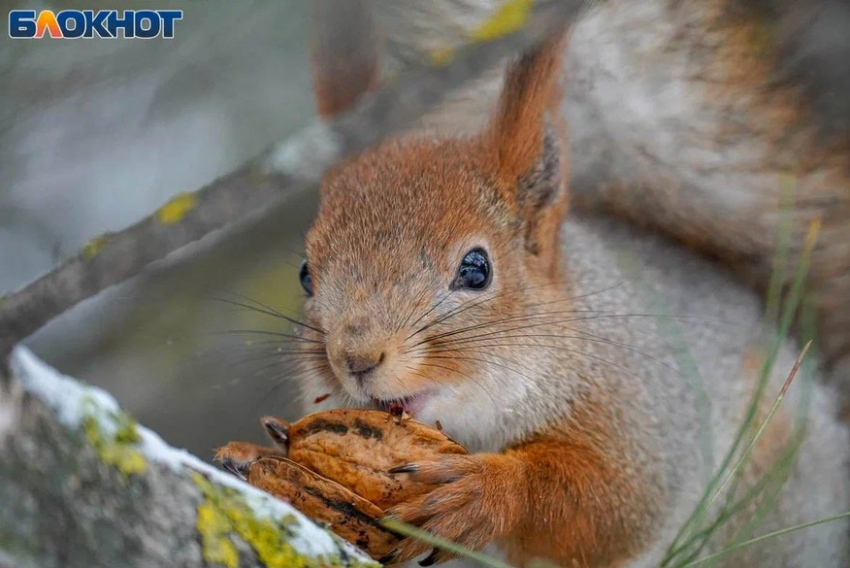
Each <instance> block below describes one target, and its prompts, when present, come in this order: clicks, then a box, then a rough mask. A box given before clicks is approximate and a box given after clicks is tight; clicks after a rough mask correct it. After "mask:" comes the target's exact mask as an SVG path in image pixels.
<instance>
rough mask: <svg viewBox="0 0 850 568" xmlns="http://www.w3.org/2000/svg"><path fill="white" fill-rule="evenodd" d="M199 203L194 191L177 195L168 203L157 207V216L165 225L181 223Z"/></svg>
mask: <svg viewBox="0 0 850 568" xmlns="http://www.w3.org/2000/svg"><path fill="white" fill-rule="evenodd" d="M197 204H198V198H197V197H196V196H195V194H194V193H181V194H179V195H175V196H174V197H172V198H171V200H170V201H169V202H168V203H166V204H165V205H163V206H162V207H160V208H159V209H157V211H156V218H157V220H158V221H159V222H160V223H162V224H163V225H173V224H174V223H179V222H180V221H181V220H182V219H183V218H184V217H185V216H186V214H187V213H188V212H189V211H191V210H192V209H194V208H195V206H196V205H197Z"/></svg>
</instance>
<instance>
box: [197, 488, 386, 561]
mask: <svg viewBox="0 0 850 568" xmlns="http://www.w3.org/2000/svg"><path fill="white" fill-rule="evenodd" d="M193 479H194V481H195V483H196V484H197V485H198V487H199V488H200V489H201V492H202V493H203V495H204V501H203V502H202V503H201V504H200V505H199V506H198V517H197V521H196V527H197V529H198V533H199V534H200V536H201V548H202V552H203V555H204V560H206V561H207V562H209V563H218V564H223V565H224V566H226V567H227V568H234V567H235V566H236V565H237V564H238V557H237V556H238V555H237V556H234V555H236V546H235V545H234V543H233V540H232V539H233V538H240V539H242V540H243V541H245V542H246V543H248V544H249V545H250V546H251V548H252V549H253V550H254V553H255V554H256V555H257V558H258V559H259V560H260V562H261V563H262V564H263V566H266V567H267V568H288V567H292V568H318V567H320V566H321V567H325V566H342V565H344V564H347V565H349V566H351V565H363V566H375V564H371V563H366V564H363V563H360V562H357V561H356V560H354V559H351V558H347V561H346V562H343V561H342V560H341V559H340V558H338V557H330V556H317V557H315V558H313V557H309V556H304V555H303V554H301V553H299V552H298V551H297V550H296V549H295V548H294V547H293V546H292V545H291V544H290V543H289V541H290V539H291V538H292V537H293V533H292V531H291V528H290V527H292V526H293V525H294V524H296V523H297V520H296V519H295V517H294V516H284V517H283V518H281V519H271V518H258V517H257V516H256V514H255V513H254V511H253V510H252V509H251V507H249V506H248V504H247V503H246V502H245V499H244V498H243V497H242V496H241V495H239V494H237V493H236V492H234V491H233V490H232V489H229V488H226V487H219V486H216V485H213V484H212V483H211V482H210V481H209V480H207V478H205V477H204V476H203V475H201V474H198V473H196V474H193Z"/></svg>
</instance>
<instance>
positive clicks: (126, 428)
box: [83, 413, 148, 476]
mask: <svg viewBox="0 0 850 568" xmlns="http://www.w3.org/2000/svg"><path fill="white" fill-rule="evenodd" d="M113 418H114V419H115V420H116V423H117V429H116V431H115V434H113V435H111V436H109V435H107V434H106V433H105V432H104V431H103V429H102V428H101V427H100V424H99V423H98V421H97V419H96V418H95V417H93V416H89V417H87V418H86V419H85V420H84V421H83V431H84V432H85V434H86V439H88V441H89V443H90V444H91V445H92V447H93V448H94V449H95V451H96V452H97V455H98V457H100V460H101V461H102V462H103V463H105V464H109V465H112V466H115V467H116V468H118V471H120V472H121V473H123V474H124V475H127V476H130V475H134V474H138V473H142V472H144V471H145V470H146V469H147V467H148V462H147V460H146V459H145V456H143V455H142V453H141V452H140V451H139V450H138V449H136V446H135V444H136V442H138V441H139V433H138V432H137V431H136V424H135V422H133V421H132V420H131V419H130V418H129V417H128V416H127V415H125V414H123V413H122V414H118V415H116V416H114V417H113Z"/></svg>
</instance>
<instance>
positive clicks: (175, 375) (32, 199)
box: [0, 0, 850, 459]
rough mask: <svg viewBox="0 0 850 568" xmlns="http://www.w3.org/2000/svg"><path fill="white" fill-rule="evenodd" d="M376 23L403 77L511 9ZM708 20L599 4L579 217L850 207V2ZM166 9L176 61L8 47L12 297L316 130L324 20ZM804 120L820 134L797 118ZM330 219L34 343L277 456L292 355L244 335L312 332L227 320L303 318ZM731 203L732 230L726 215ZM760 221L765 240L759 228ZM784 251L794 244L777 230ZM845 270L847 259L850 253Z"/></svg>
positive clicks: (167, 47) (229, 245)
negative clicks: (782, 195)
mask: <svg viewBox="0 0 850 568" xmlns="http://www.w3.org/2000/svg"><path fill="white" fill-rule="evenodd" d="M374 2H375V4H376V10H375V13H376V15H377V16H378V18H379V20H380V22H379V23H380V24H381V31H382V32H383V35H384V39H385V43H386V45H385V47H386V53H387V57H386V58H385V60H384V61H383V62H382V63H383V66H384V73H385V75H392V74H393V73H394V72H395V71H397V70H398V69H400V68H403V67H404V66H405V65H408V64H410V63H413V62H417V61H422V60H423V59H426V58H429V57H430V56H429V54H431V55H433V54H434V53H440V52H441V51H442V52H444V50H445V49H446V48H447V47H452V46H454V45H457V44H459V43H462V42H465V41H468V40H469V35H468V34H469V30H471V29H473V28H475V27H476V26H478V25H479V24H481V23H482V22H484V21H486V20H487V18H488V17H490V16H492V15H493V14H494V13H496V12H497V11H498V10H499V9H500V7H502V6H504V5H507V4H505V3H504V2H501V1H495V0H493V1H484V0H453V1H451V2H422V1H421V0H374ZM514 4H516V3H515V2H514ZM686 4H687V3H686ZM686 4H681V5H679V3H673V4H670V3H667V2H646V3H643V4H637V3H635V4H632V3H629V2H628V1H626V0H620V1H619V2H615V1H613V0H612V1H609V2H599V3H596V4H595V8H598V9H597V10H595V11H594V12H593V13H592V14H591V15H590V16H589V17H587V18H586V19H583V20H582V22H581V25H580V26H578V28H577V30H576V32H575V34H574V37H573V40H572V42H571V49H570V52H569V57H568V60H567V75H568V77H569V79H570V81H571V88H570V89H568V90H567V91H566V94H565V96H566V97H567V104H566V105H565V110H566V112H567V115H568V120H569V122H570V134H571V152H572V156H571V161H572V167H573V171H572V176H573V179H572V191H573V194H574V198H577V199H575V201H577V202H578V201H581V200H587V201H588V203H587V204H584V205H583V206H584V207H593V206H594V204H593V201H594V200H595V199H596V198H597V197H599V196H600V195H603V194H605V192H600V191H599V187H600V186H599V185H598V183H597V182H599V181H600V180H601V181H602V182H604V183H605V184H607V186H606V187H610V188H616V187H621V186H622V187H626V186H625V185H624V180H625V181H627V182H628V183H629V186H628V187H629V191H630V192H634V195H635V196H637V198H638V201H640V195H642V194H641V193H640V191H638V190H641V191H642V190H644V189H646V191H647V192H648V193H647V196H646V197H644V198H643V199H644V200H645V201H644V203H645V204H648V207H647V209H646V210H648V211H651V210H652V208H653V201H652V196H651V191H650V190H651V188H653V187H656V186H658V187H664V186H665V184H667V185H669V184H670V183H671V182H670V178H669V176H670V175H671V173H673V174H676V175H679V178H678V179H674V180H673V181H674V182H677V183H683V184H685V183H686V184H693V185H694V187H695V188H698V189H700V188H701V189H703V190H706V191H713V192H714V193H711V195H714V196H725V197H729V199H731V200H732V202H733V203H734V204H735V206H736V207H737V208H738V209H741V205H740V203H739V202H738V201H737V200H738V199H741V198H743V197H747V196H749V197H753V196H770V195H771V188H778V187H780V180H781V179H785V178H784V177H783V176H787V175H789V172H791V173H794V175H796V176H797V181H796V182H795V183H797V185H798V186H799V188H800V189H799V191H800V193H801V194H804V193H805V192H806V191H810V192H811V193H812V195H814V196H816V197H817V196H819V195H820V193H818V192H821V193H823V195H825V196H829V195H833V194H830V193H829V191H832V189H834V188H833V185H834V184H835V182H834V180H838V183H840V184H845V185H841V186H840V188H839V190H841V188H843V187H845V186H846V180H847V177H846V169H842V168H846V156H847V155H848V154H847V148H850V138H848V137H847V132H848V131H850V97H848V96H847V93H848V92H850V73H848V72H847V69H848V67H847V64H846V62H847V58H848V56H850V0H836V1H834V2H822V1H821V0H760V1H759V2H752V3H749V2H744V1H743V0H716V1H714V2H704V3H702V2H699V1H694V2H691V3H690V4H687V5H686ZM151 6H152V3H150V2H142V1H138V0H136V1H133V0H130V1H124V2H121V8H125V9H131V8H141V7H145V8H150V7H151ZM612 6H613V7H612ZM0 8H2V10H0V12H2V15H3V17H5V14H6V13H7V12H8V10H11V9H23V8H25V9H32V10H41V9H46V8H50V9H53V10H56V11H58V10H62V9H66V8H75V9H93V10H98V9H114V8H116V4H115V2H106V1H104V0H88V1H86V2H73V1H68V0H55V1H52V2H49V3H48V2H39V1H19V0H16V1H12V0H0ZM156 8H162V9H167V8H179V9H182V10H183V11H184V15H183V19H182V20H180V21H179V22H177V24H176V28H175V38H174V39H168V40H163V39H156V40H144V41H142V40H133V41H123V40H103V39H96V40H73V41H59V40H49V39H47V40H40V41H24V40H11V39H9V37H8V35H7V34H6V33H0V294H2V293H5V292H8V291H11V290H14V289H17V288H19V287H21V286H23V285H24V284H25V283H27V282H29V281H30V280H32V279H34V278H36V277H38V276H39V275H41V274H43V273H44V272H46V271H48V270H49V269H50V268H52V267H53V266H55V265H56V264H57V263H58V262H60V261H62V260H64V259H66V258H68V257H69V256H71V255H73V254H75V253H76V252H77V251H78V250H79V248H80V247H81V246H83V245H84V244H85V243H86V242H88V241H89V240H90V239H92V238H93V237H95V236H97V235H100V234H102V233H104V232H106V231H114V230H120V229H122V228H124V227H126V226H127V225H129V224H131V223H133V222H134V221H136V220H138V219H141V218H142V217H144V216H146V215H148V214H149V213H150V212H152V211H153V210H154V209H156V208H157V207H158V206H160V205H162V204H163V203H164V202H166V201H167V200H168V199H169V197H171V196H173V195H175V194H177V193H181V192H185V191H193V190H196V189H198V188H200V187H201V186H203V185H204V184H206V183H208V182H210V181H212V180H214V179H215V178H217V177H219V176H221V175H223V174H226V173H228V172H230V171H232V170H233V169H234V168H236V167H237V166H239V165H240V164H242V163H243V162H245V161H246V160H248V159H251V158H253V157H255V156H256V155H258V154H259V153H260V152H261V151H262V150H264V149H265V148H267V147H268V146H269V145H270V144H272V143H275V142H279V141H281V140H284V139H286V138H288V137H289V136H291V135H293V134H294V133H296V132H297V131H298V130H299V129H300V128H302V127H304V126H306V125H308V124H309V123H310V122H311V121H313V120H315V110H314V106H313V102H312V97H311V93H310V69H309V57H308V47H309V31H310V11H311V3H310V2H309V1H308V0H278V1H274V2H272V1H269V0H263V1H256V0H242V1H240V2H238V3H236V2H230V1H227V0H206V1H204V2H199V1H195V2H188V1H183V2H157V3H156ZM609 8H610V9H609ZM697 8H698V9H697ZM606 10H607V13H603V12H605V11H606ZM703 12H705V13H703ZM435 21H436V22H440V25H439V30H438V31H435V30H434V27H435V26H434V22H435ZM741 22H744V23H746V24H747V26H749V27H746V26H745V27H741V26H742V25H743V24H741ZM715 24H718V25H715ZM753 24H754V25H753ZM741 29H743V30H744V31H745V32H746V33H741V32H740V30H741ZM621 39H622V41H620V40H621ZM727 47H728V49H727ZM775 56H776V57H778V58H777V59H776V60H774V57H775ZM739 57H742V58H739ZM715 60H716V61H719V62H720V63H722V66H721V67H718V68H717V69H714V71H715V72H717V73H718V76H717V77H713V78H712V80H711V81H708V80H705V78H704V77H702V75H701V73H702V72H704V71H705V66H706V61H709V62H710V61H715ZM765 62H768V63H770V66H768V65H767V64H766V63H765ZM753 69H755V70H756V71H758V72H760V73H762V75H758V74H756V75H753V73H755V71H752V70H753ZM498 74H499V71H498V70H494V72H493V73H492V74H490V75H489V77H485V78H483V79H482V80H481V81H479V83H478V84H477V85H474V86H472V87H471V88H470V90H469V93H474V95H475V96H469V93H467V94H460V93H458V94H457V95H456V97H455V96H454V95H453V97H451V98H453V100H452V104H457V105H460V106H458V107H457V108H461V109H463V111H462V112H457V108H456V109H455V111H454V112H446V113H444V114H443V116H442V117H441V116H440V113H439V112H436V113H434V115H433V116H430V117H428V119H427V120H426V121H423V123H422V124H420V125H418V126H419V127H421V126H423V125H425V126H428V127H434V128H436V129H437V130H443V129H460V130H464V131H465V130H467V129H468V128H469V127H470V126H473V125H475V124H477V121H478V120H479V119H480V117H481V116H482V115H484V114H486V109H487V108H488V106H489V104H490V103H491V102H492V100H493V99H494V96H493V95H495V93H496V92H497V90H498V81H492V80H491V79H492V78H493V77H494V76H497V75H498ZM751 75H753V76H752V77H751ZM789 100H792V101H797V102H799V103H800V104H799V106H800V108H805V109H807V113H808V112H809V111H811V112H810V114H799V115H797V114H794V113H789V112H786V111H787V108H786V107H785V106H783V105H785V103H786V102H787V101H789ZM464 105H466V106H464ZM447 106H451V105H447ZM795 108H796V107H795ZM464 121H467V122H466V123H465V124H461V123H462V122H464ZM659 133H660V134H661V135H659ZM573 158H576V159H573ZM718 164H723V165H724V167H723V168H720V170H719V171H718ZM715 173H717V174H718V175H714V174H715ZM635 176H637V177H635ZM615 182H616V183H615ZM701 184H702V185H701ZM831 184H832V185H831ZM673 185H675V183H674V184H673ZM683 187H684V186H683ZM823 188H827V189H828V190H829V191H821V190H823ZM736 192H737V193H736ZM773 193H777V192H776V191H775V190H774V191H773ZM630 195H631V193H630ZM844 195H845V194H844V193H840V191H835V192H834V203H836V204H837V205H835V206H824V205H823V203H826V201H823V202H814V205H815V206H816V207H826V208H827V209H829V211H828V213H829V214H830V215H832V220H830V221H828V222H827V224H826V225H825V226H826V229H825V231H829V230H831V229H830V225H829V223H832V225H834V226H835V227H836V229H835V230H836V233H835V234H838V235H839V236H840V235H841V234H844V233H840V232H839V231H841V230H843V227H844V226H845V223H844V221H842V218H841V217H842V215H845V214H844V213H842V211H846V210H847V209H846V208H847V200H846V197H844ZM730 196H731V197H730ZM316 198H317V192H316V191H310V192H306V193H305V194H303V195H300V196H298V197H296V198H293V199H290V200H289V201H288V202H287V203H286V204H285V205H284V206H283V207H282V208H281V209H280V210H279V211H277V212H275V214H274V215H271V216H270V218H268V219H266V220H264V221H262V222H260V223H254V224H252V225H250V226H248V225H245V226H241V227H237V228H235V229H232V230H229V231H228V232H227V234H222V233H219V234H214V235H210V236H209V237H207V238H206V239H204V240H202V241H201V242H199V243H196V244H194V245H192V246H189V247H186V248H185V249H183V250H181V251H179V252H178V253H177V254H175V255H172V256H171V257H169V258H167V259H165V261H162V262H160V263H158V264H157V265H156V266H154V267H152V268H151V269H149V270H147V271H145V273H144V274H143V275H141V276H140V277H138V278H136V279H134V280H131V281H130V282H128V283H125V284H123V285H121V286H117V287H115V288H112V289H110V290H108V291H107V292H105V293H103V294H101V295H99V296H97V297H96V298H94V299H92V300H90V301H87V302H84V303H83V304H81V305H79V306H77V307H76V308H74V309H73V310H71V311H70V312H68V313H67V314H65V315H64V316H62V317H60V318H58V319H56V320H55V321H53V322H52V323H51V324H49V325H48V326H47V327H45V328H44V329H43V330H41V331H40V332H39V333H38V334H36V335H35V336H33V337H32V338H30V339H29V340H28V341H27V342H26V343H27V345H28V346H29V347H30V348H32V349H33V350H34V351H35V352H36V354H38V355H39V356H40V357H41V358H43V359H45V360H46V361H47V362H49V363H50V364H52V365H54V366H55V367H57V368H58V369H60V370H61V371H63V372H65V373H67V374H69V375H73V376H75V377H78V378H80V379H82V380H85V381H88V382H90V383H93V384H96V385H100V386H103V387H104V388H106V389H107V390H108V391H110V392H111V393H112V394H113V395H115V396H116V397H117V398H118V400H119V402H120V403H121V404H122V406H124V407H125V408H126V409H127V410H128V411H129V412H130V413H131V414H133V415H134V416H135V417H136V418H137V419H138V420H139V421H141V422H142V423H144V424H146V425H147V426H149V427H151V428H153V429H154V430H156V431H158V432H159V433H160V434H162V435H163V437H165V438H166V439H167V440H168V441H169V442H170V443H171V444H173V445H176V446H181V447H186V448H187V449H189V450H190V451H192V452H193V453H195V454H197V455H199V456H200V457H202V458H205V459H210V458H211V457H212V448H213V447H216V446H218V445H220V444H222V443H224V442H225V441H227V440H231V439H245V440H256V441H261V440H262V439H263V437H262V435H261V431H260V428H259V425H258V418H259V417H260V416H262V415H263V414H276V415H280V416H283V417H287V418H294V417H296V416H297V415H298V414H299V413H300V409H299V406H298V404H297V403H298V401H297V394H296V389H295V386H294V383H293V381H292V373H293V369H292V367H291V365H289V364H288V362H287V361H286V359H285V357H283V356H282V355H281V354H280V353H279V352H278V350H279V347H278V346H277V345H275V344H274V343H273V342H269V341H268V339H269V337H263V336H261V335H250V334H245V333H240V332H239V330H271V329H273V330H276V331H282V332H287V331H290V329H288V328H287V326H286V325H284V324H283V323H282V322H281V320H279V319H272V318H269V317H268V316H263V315H259V314H258V313H256V312H255V311H251V310H244V309H239V308H237V307H235V306H232V305H229V304H227V303H226V302H221V301H218V299H225V300H228V299H229V300H236V301H245V299H244V298H248V299H250V300H253V301H256V302H260V303H262V304H264V305H267V306H269V307H271V308H273V309H275V310H278V311H281V312H283V313H286V314H289V315H291V316H297V315H298V310H299V306H300V303H301V294H302V291H301V287H300V285H299V283H298V269H299V266H300V263H301V259H302V247H303V235H304V233H305V231H306V230H307V227H308V225H309V222H310V220H311V219H312V217H313V213H314V211H315V208H316V202H317V199H316ZM710 205H712V206H713V207H715V209H711V208H709V209H708V210H709V211H710V210H722V208H721V209H716V208H717V207H720V205H722V201H721V202H720V204H717V203H713V202H710ZM841 207H844V209H841ZM771 210H773V209H771ZM640 211H643V210H640ZM698 214H700V212H699V211H695V215H697V216H698ZM753 215H754V216H753V217H752V218H753V219H754V220H755V221H758V222H760V220H762V217H761V211H760V210H758V208H756V210H754V213H753ZM844 218H846V215H845V217H844ZM803 226H804V228H805V227H807V226H808V225H807V223H806V224H804V225H803ZM751 232H753V233H757V232H758V231H751ZM764 235H767V238H768V240H770V242H772V235H773V233H772V232H769V231H765V232H764ZM757 236H759V237H761V236H763V235H761V234H759V235H757ZM833 240H834V241H836V242H838V241H840V239H839V238H833ZM839 249H840V250H839ZM836 250H837V251H838V253H841V254H846V247H845V248H843V249H841V248H840V243H839V246H838V247H837V248H836ZM767 258H770V256H768V257H767ZM827 260H828V261H829V262H832V261H831V260H830V259H829V258H827ZM839 260H841V259H839ZM827 268H828V269H829V266H827ZM842 290H843V289H842ZM836 319H838V320H840V319H841V318H840V317H838V318H836ZM842 321H843V320H842ZM839 323H841V322H839ZM842 329H843V328H842ZM842 345H844V344H842ZM847 364H850V362H848V363H847Z"/></svg>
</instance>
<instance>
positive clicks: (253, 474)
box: [247, 457, 399, 558]
mask: <svg viewBox="0 0 850 568" xmlns="http://www.w3.org/2000/svg"><path fill="white" fill-rule="evenodd" d="M247 478H248V483H250V484H251V485H253V486H255V487H258V488H260V489H262V490H264V491H267V492H268V493H271V494H272V495H274V496H275V497H278V498H279V499H284V500H286V501H289V502H290V503H291V504H292V506H293V507H295V508H296V509H298V510H299V511H301V512H302V513H304V514H305V515H307V516H308V517H310V518H311V519H313V520H315V521H319V522H322V523H326V524H328V525H329V526H330V527H331V529H332V530H333V531H334V532H335V533H336V534H338V535H339V536H341V537H342V538H344V539H345V540H347V541H348V542H350V543H352V544H354V545H356V546H358V547H359V548H361V549H362V550H364V551H365V552H367V553H368V554H369V555H370V556H372V557H373V558H381V557H383V556H385V555H387V554H388V553H389V552H390V551H391V550H392V549H393V548H395V546H397V545H398V542H399V538H398V537H397V536H395V535H394V534H392V533H390V532H387V531H386V530H384V529H383V528H381V527H380V526H379V525H378V523H377V521H378V519H380V518H381V517H382V516H383V511H382V510H381V509H380V508H379V507H377V506H376V505H374V504H373V503H370V502H369V501H367V500H366V499H363V498H362V497H360V496H358V495H355V494H354V493H353V492H351V491H350V490H348V489H346V488H345V487H343V486H341V485H340V484H339V483H336V482H335V481H331V480H329V479H325V478H324V477H322V476H321V475H319V474H317V473H315V472H312V471H310V470H308V469H307V468H305V467H303V466H301V465H299V464H297V463H295V462H293V461H291V460H288V459H286V458H278V457H273V458H271V457H269V458H260V459H259V460H257V461H255V462H253V463H252V464H251V465H250V468H249V470H248V475H247Z"/></svg>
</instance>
